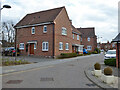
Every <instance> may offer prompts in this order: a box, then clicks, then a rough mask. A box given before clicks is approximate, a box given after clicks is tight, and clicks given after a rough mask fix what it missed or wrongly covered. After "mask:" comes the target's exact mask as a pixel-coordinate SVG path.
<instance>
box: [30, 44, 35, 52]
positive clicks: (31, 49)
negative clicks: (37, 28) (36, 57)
mask: <svg viewBox="0 0 120 90" xmlns="http://www.w3.org/2000/svg"><path fill="white" fill-rule="evenodd" d="M30 54H34V44H30Z"/></svg>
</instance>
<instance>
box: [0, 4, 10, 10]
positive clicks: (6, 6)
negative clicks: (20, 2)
mask: <svg viewBox="0 0 120 90" xmlns="http://www.w3.org/2000/svg"><path fill="white" fill-rule="evenodd" d="M3 8H8V9H9V8H11V6H10V5H3V7H2V8H0V11H1V10H2V9H3Z"/></svg>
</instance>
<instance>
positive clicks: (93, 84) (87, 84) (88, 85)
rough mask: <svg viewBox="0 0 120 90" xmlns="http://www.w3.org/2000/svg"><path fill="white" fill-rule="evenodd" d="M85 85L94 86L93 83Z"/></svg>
mask: <svg viewBox="0 0 120 90" xmlns="http://www.w3.org/2000/svg"><path fill="white" fill-rule="evenodd" d="M86 85H87V86H89V87H91V86H96V85H95V84H86Z"/></svg>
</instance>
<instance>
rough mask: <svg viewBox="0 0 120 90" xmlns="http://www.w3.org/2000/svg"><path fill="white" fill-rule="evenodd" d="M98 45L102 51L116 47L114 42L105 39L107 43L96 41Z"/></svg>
mask: <svg viewBox="0 0 120 90" xmlns="http://www.w3.org/2000/svg"><path fill="white" fill-rule="evenodd" d="M98 45H99V48H100V49H103V50H104V51H107V50H110V49H111V50H112V49H116V44H115V43H114V42H109V41H107V43H98Z"/></svg>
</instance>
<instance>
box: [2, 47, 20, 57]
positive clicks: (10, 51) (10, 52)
mask: <svg viewBox="0 0 120 90" xmlns="http://www.w3.org/2000/svg"><path fill="white" fill-rule="evenodd" d="M15 54H16V50H15V48H14V47H9V48H5V49H3V50H2V55H5V56H15ZM17 55H18V56H19V55H20V50H19V49H17Z"/></svg>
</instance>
